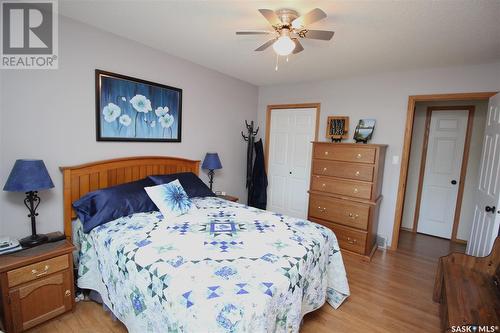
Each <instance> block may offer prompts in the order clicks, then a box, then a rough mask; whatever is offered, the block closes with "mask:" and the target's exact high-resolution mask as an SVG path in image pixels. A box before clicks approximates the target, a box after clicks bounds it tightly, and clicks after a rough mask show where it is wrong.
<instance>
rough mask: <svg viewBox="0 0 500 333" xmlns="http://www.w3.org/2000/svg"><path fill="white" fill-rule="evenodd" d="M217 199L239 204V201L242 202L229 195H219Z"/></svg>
mask: <svg viewBox="0 0 500 333" xmlns="http://www.w3.org/2000/svg"><path fill="white" fill-rule="evenodd" d="M217 198H221V199H224V200H228V201H232V202H238V200H240V198H238V197H235V196H232V195H228V194H218V195H217Z"/></svg>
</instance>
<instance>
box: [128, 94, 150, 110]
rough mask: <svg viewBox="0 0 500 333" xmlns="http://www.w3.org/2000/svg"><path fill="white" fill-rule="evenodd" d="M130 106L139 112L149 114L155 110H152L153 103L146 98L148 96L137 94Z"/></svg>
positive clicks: (131, 100)
mask: <svg viewBox="0 0 500 333" xmlns="http://www.w3.org/2000/svg"><path fill="white" fill-rule="evenodd" d="M130 104H132V106H133V107H134V109H135V110H136V111H137V112H143V113H148V112H149V111H151V110H153V109H152V108H151V101H150V100H149V99H147V98H146V96H144V95H141V94H137V95H135V96H134V97H132V98H131V99H130Z"/></svg>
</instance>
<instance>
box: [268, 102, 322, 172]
mask: <svg viewBox="0 0 500 333" xmlns="http://www.w3.org/2000/svg"><path fill="white" fill-rule="evenodd" d="M286 109H316V125H315V128H314V141H317V140H318V129H319V116H320V114H321V103H302V104H270V105H268V106H267V110H266V138H265V142H264V160H265V166H266V172H267V171H268V164H269V163H268V162H269V144H270V142H269V137H270V135H271V112H272V111H273V110H274V111H278V110H286Z"/></svg>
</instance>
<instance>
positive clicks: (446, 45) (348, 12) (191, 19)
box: [59, 0, 500, 85]
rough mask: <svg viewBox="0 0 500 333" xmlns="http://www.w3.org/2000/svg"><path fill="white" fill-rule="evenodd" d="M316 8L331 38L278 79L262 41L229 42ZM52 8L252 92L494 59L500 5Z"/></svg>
mask: <svg viewBox="0 0 500 333" xmlns="http://www.w3.org/2000/svg"><path fill="white" fill-rule="evenodd" d="M315 7H319V8H321V9H323V10H324V11H325V12H326V13H327V14H328V18H326V19H324V20H322V21H320V22H317V23H315V24H313V25H312V26H311V28H312V29H324V30H334V31H335V36H334V37H333V39H332V40H331V41H330V42H323V41H314V40H306V41H303V43H302V44H303V46H304V48H305V51H303V52H301V53H300V54H298V55H295V56H292V57H291V58H290V61H289V62H288V63H284V62H283V61H281V65H280V67H279V70H278V71H277V72H276V71H274V64H275V61H276V57H275V54H274V52H273V50H272V48H269V49H267V50H266V51H264V52H254V51H253V50H254V49H255V48H257V47H258V46H259V45H260V44H262V43H264V42H265V41H266V40H267V39H268V37H267V36H236V35H235V31H237V30H245V29H268V28H269V25H268V23H267V21H266V20H265V19H264V17H263V16H261V15H260V13H259V12H258V11H257V9H259V8H269V9H279V8H291V9H295V10H297V11H298V12H299V13H302V14H303V13H305V12H307V11H309V10H311V9H313V8H315ZM59 10H60V12H61V14H62V15H65V16H69V17H72V18H74V19H76V20H79V21H82V22H85V23H87V24H90V25H93V26H96V27H98V28H100V29H103V30H106V31H110V32H112V33H115V34H117V35H121V36H124V37H126V38H129V39H132V40H135V41H138V42H140V43H143V44H146V45H148V46H151V47H154V48H156V49H160V50H163V51H165V52H166V53H169V54H172V55H175V56H178V57H181V58H184V59H188V60H190V61H192V62H195V63H198V64H201V65H203V66H206V67H208V68H212V69H214V70H217V71H220V72H222V73H225V74H228V75H230V76H233V77H236V78H239V79H241V80H244V81H248V82H251V83H253V84H255V85H270V84H281V83H288V82H300V81H312V80H320V79H328V78H339V77H348V76H355V75H360V74H371V73H376V72H387V71H398V70H406V69H418V68H429V67H445V66H454V65H465V64H477V63H488V62H495V61H500V1H499V0H434V1H429V0H416V1H408V0H400V1H395V0H394V1H352V0H351V1H324V0H323V1H313V0H309V1H274V0H273V1H271V0H269V1H245V0H233V1H228V0H226V1H216V0H208V1H207V0H205V1H192V0H176V1H172V0H169V1H167V0H165V1H144V0H142V1H141V0H135V1H130V0H129V1H119V0H99V1H89V0H86V1H82V0H60V1H59Z"/></svg>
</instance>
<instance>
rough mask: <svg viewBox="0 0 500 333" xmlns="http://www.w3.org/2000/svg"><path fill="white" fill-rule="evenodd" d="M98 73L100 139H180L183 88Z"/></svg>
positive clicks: (167, 140) (175, 140)
mask: <svg viewBox="0 0 500 333" xmlns="http://www.w3.org/2000/svg"><path fill="white" fill-rule="evenodd" d="M96 74H97V76H96V82H97V84H98V86H99V89H98V90H97V96H96V97H97V102H98V103H97V105H96V115H97V126H96V127H97V131H98V133H97V141H143V142H149V141H151V142H154V141H161V142H180V141H181V128H180V127H181V117H182V89H179V88H175V87H169V86H165V85H162V84H158V83H152V82H148V81H143V80H140V79H137V78H132V77H127V76H124V75H120V74H114V73H109V72H104V71H99V70H96Z"/></svg>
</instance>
